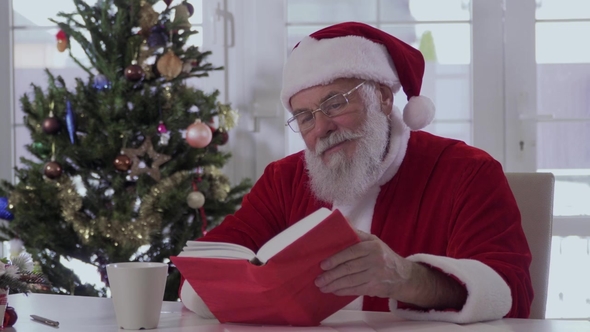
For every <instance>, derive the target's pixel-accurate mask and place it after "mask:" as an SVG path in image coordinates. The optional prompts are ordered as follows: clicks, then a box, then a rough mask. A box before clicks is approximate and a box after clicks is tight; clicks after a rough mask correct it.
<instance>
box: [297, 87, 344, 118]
mask: <svg viewBox="0 0 590 332" xmlns="http://www.w3.org/2000/svg"><path fill="white" fill-rule="evenodd" d="M339 94H342V92H339V91H330V92H329V93H328V94H327V95H325V96H324V98H322V99H320V102H319V103H318V106H319V105H320V104H321V103H323V102H325V101H326V100H328V99H330V98H332V97H334V96H336V95H339ZM303 112H313V110H312V109H310V108H298V109H296V110H293V113H292V114H293V115H297V114H299V113H303Z"/></svg>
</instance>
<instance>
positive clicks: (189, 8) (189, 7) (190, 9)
mask: <svg viewBox="0 0 590 332" xmlns="http://www.w3.org/2000/svg"><path fill="white" fill-rule="evenodd" d="M184 5H185V6H186V9H187V10H188V16H189V17H191V16H193V14H194V13H195V7H193V5H191V4H190V3H188V2H185V3H184Z"/></svg>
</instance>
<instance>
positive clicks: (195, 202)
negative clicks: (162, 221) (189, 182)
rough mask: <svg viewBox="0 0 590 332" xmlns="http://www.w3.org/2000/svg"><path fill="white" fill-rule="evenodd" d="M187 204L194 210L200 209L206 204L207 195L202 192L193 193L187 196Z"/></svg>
mask: <svg viewBox="0 0 590 332" xmlns="http://www.w3.org/2000/svg"><path fill="white" fill-rule="evenodd" d="M186 204H188V206H190V207H191V208H192V209H199V208H201V207H202V206H203V205H204V204H205V195H203V193H202V192H200V191H192V192H191V193H190V194H188V196H186Z"/></svg>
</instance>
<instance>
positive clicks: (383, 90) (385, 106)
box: [379, 84, 393, 115]
mask: <svg viewBox="0 0 590 332" xmlns="http://www.w3.org/2000/svg"><path fill="white" fill-rule="evenodd" d="M379 95H380V96H381V100H380V102H381V111H382V112H383V114H385V115H389V113H391V112H392V111H393V92H392V91H391V88H389V87H388V86H387V85H385V84H379Z"/></svg>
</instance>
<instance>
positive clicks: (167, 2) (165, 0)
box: [164, 0, 172, 8]
mask: <svg viewBox="0 0 590 332" xmlns="http://www.w3.org/2000/svg"><path fill="white" fill-rule="evenodd" d="M164 3H165V4H166V8H167V7H170V4H171V3H172V0H164Z"/></svg>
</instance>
